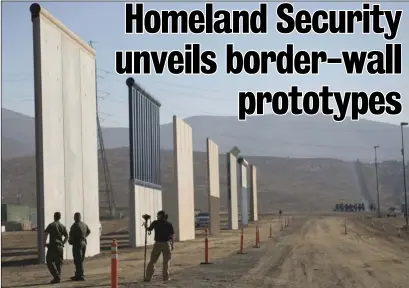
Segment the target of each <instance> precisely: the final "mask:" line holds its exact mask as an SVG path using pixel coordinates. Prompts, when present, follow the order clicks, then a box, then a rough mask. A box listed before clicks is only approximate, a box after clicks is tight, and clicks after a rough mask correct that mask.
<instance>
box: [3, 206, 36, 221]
mask: <svg viewBox="0 0 409 288" xmlns="http://www.w3.org/2000/svg"><path fill="white" fill-rule="evenodd" d="M36 212H37V209H35V208H31V207H29V206H24V205H14V204H1V222H2V223H3V222H21V221H31V215H32V214H35V213H36Z"/></svg>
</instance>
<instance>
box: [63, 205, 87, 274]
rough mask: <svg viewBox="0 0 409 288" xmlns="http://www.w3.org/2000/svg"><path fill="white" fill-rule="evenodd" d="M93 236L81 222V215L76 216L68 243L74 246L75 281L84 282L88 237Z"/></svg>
mask: <svg viewBox="0 0 409 288" xmlns="http://www.w3.org/2000/svg"><path fill="white" fill-rule="evenodd" d="M89 234H91V230H89V228H88V225H87V224H85V223H84V222H82V221H81V214H80V213H78V212H77V213H75V214H74V224H72V226H71V229H70V238H69V240H68V243H70V244H71V245H72V256H73V257H74V265H75V276H73V277H71V280H73V281H84V259H85V251H86V249H87V237H88V235H89Z"/></svg>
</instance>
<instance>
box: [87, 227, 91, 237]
mask: <svg viewBox="0 0 409 288" xmlns="http://www.w3.org/2000/svg"><path fill="white" fill-rule="evenodd" d="M89 234H91V230H89V227H88V225H87V235H86V237H88V236H89Z"/></svg>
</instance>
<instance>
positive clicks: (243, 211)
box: [240, 165, 249, 225]
mask: <svg viewBox="0 0 409 288" xmlns="http://www.w3.org/2000/svg"><path fill="white" fill-rule="evenodd" d="M240 170H241V171H240V183H241V187H240V196H241V202H240V204H241V205H240V215H241V224H242V225H248V220H249V217H248V215H249V209H248V207H249V205H248V193H249V189H248V187H247V186H248V185H247V183H248V181H247V177H248V168H247V167H246V166H245V165H240Z"/></svg>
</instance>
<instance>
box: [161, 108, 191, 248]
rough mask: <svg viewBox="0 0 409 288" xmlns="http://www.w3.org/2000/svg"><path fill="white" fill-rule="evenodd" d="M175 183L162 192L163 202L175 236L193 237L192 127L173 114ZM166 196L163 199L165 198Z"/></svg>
mask: <svg viewBox="0 0 409 288" xmlns="http://www.w3.org/2000/svg"><path fill="white" fill-rule="evenodd" d="M173 141H174V149H173V153H174V163H175V164H174V170H175V187H174V189H172V190H171V191H167V192H166V196H165V197H164V202H163V206H164V208H165V211H166V212H167V213H168V214H169V220H170V221H171V222H172V223H173V225H174V228H175V233H176V240H178V241H186V240H191V239H195V210H194V206H195V203H194V183H193V141H192V128H191V127H190V126H189V125H188V124H186V122H185V121H183V120H182V119H180V118H179V117H177V116H173ZM165 199H166V200H165Z"/></svg>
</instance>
